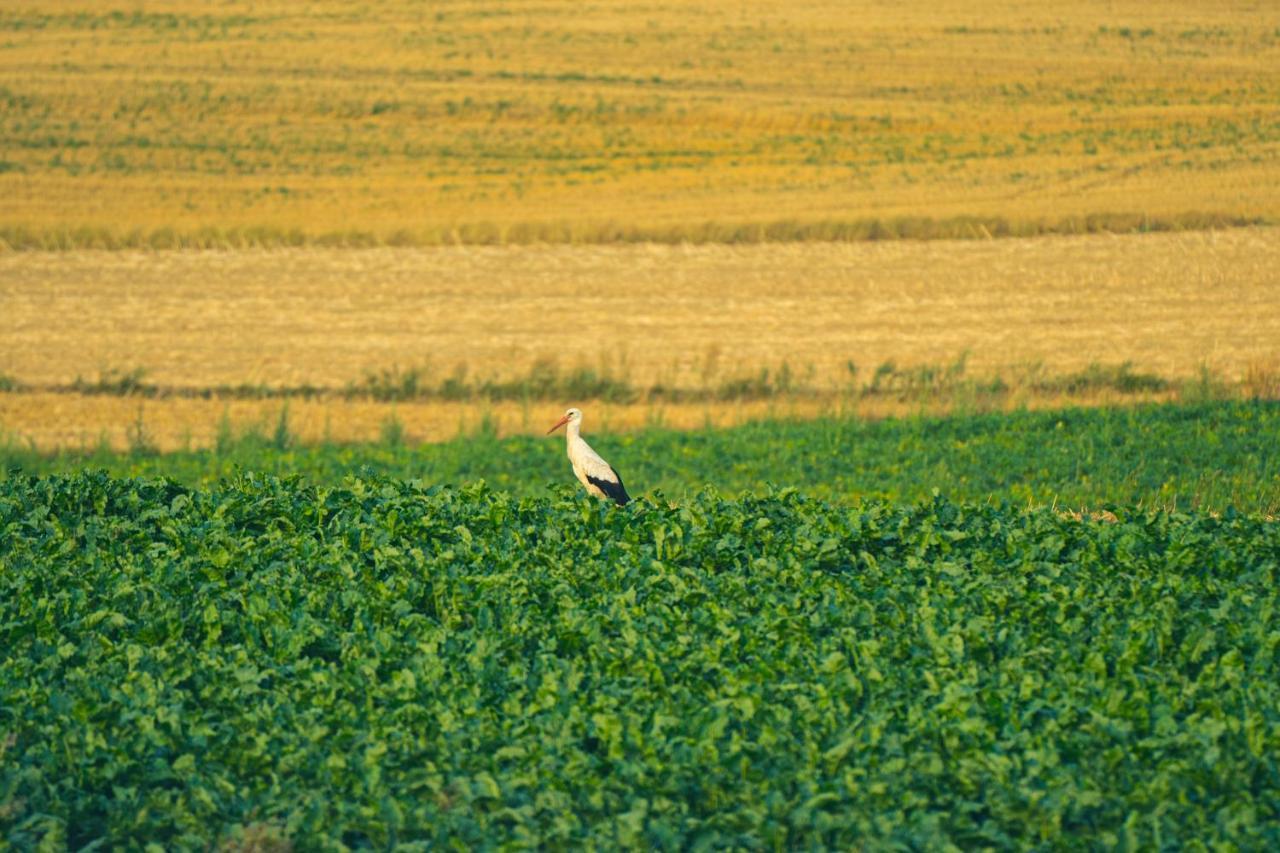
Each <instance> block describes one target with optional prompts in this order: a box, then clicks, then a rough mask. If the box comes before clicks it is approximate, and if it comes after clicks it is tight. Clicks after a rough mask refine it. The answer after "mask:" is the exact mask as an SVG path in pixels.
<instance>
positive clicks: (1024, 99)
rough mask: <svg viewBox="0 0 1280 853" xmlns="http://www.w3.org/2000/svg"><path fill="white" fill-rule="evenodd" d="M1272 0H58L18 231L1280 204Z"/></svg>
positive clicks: (856, 223) (866, 225)
mask: <svg viewBox="0 0 1280 853" xmlns="http://www.w3.org/2000/svg"><path fill="white" fill-rule="evenodd" d="M1277 103H1280V6H1277V5H1275V4H1267V3H1262V4H1259V3H1254V2H1247V3H1246V2H1219V3H1203V2H1194V1H1193V0H1174V2H1163V3H1148V2H1136V0H1119V2H1110V0H1108V2H1102V0H1085V2H1070V3H1061V2H1021V3H1015V2H999V0H987V2H979V3H973V2H959V0H943V1H942V2H939V3H928V4H917V5H914V6H913V5H906V6H904V5H903V4H900V3H888V2H858V3H846V2H832V0H807V1H806V2H799V3H786V4H778V3H766V2H763V1H762V0H745V2H733V3H728V2H714V0H702V2H693V3H687V2H679V3H677V2H670V0H658V2H653V3H645V4H634V3H621V2H598V3H592V4H588V5H585V6H584V5H582V4H579V3H573V2H567V0H548V1H546V2H541V1H540V2H537V3H531V2H522V0H498V2H493V0H455V2H449V3H418V2H409V0H391V2H386V3H377V4H356V5H353V4H350V3H339V2H333V0H320V2H313V3H306V4H299V3H288V2H280V1H279V0H266V2H253V3H248V2H235V0H233V2H224V3H219V4H216V5H210V4H207V3H196V2H191V0H170V2H143V3H134V4H126V5H125V6H124V7H120V8H118V9H111V8H109V7H106V6H103V4H100V3H87V2H83V1H82V2H70V1H69V0H47V2H40V3H35V2H25V3H24V2H18V3H6V4H4V7H3V8H2V9H0V198H2V199H3V200H4V201H3V205H2V206H0V239H2V240H3V243H0V249H3V247H4V246H5V245H8V246H11V247H15V248H30V247H37V248H38V247H45V248H66V247H93V246H105V247H119V246H126V247H167V246H191V245H204V246H223V247H225V246H241V245H268V246H271V245H290V244H308V243H321V244H340V245H373V244H392V245H418V244H434V243H452V242H470V243H527V242H611V241H617V240H644V241H654V240H657V241H672V242H680V241H688V240H692V241H710V242H737V241H762V240H788V239H829V238H860V237H891V236H963V237H984V236H987V235H995V236H999V235H1000V234H1004V233H1015V234H1025V233H1037V232H1043V231H1088V230H1095V231H1096V230H1104V229H1105V230H1112V231H1116V230H1144V229H1169V228H1182V227H1199V226H1204V225H1216V224H1238V223H1241V222H1258V221H1275V220H1276V219H1277V213H1278V212H1280V193H1277V192H1275V187H1276V186H1277V185H1280V112H1277V110H1276V104H1277Z"/></svg>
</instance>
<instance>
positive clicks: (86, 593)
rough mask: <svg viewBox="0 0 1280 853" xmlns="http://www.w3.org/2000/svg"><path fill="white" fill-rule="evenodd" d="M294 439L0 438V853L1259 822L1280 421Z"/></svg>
mask: <svg viewBox="0 0 1280 853" xmlns="http://www.w3.org/2000/svg"><path fill="white" fill-rule="evenodd" d="M287 439H288V436H287V434H286V433H279V434H277V435H274V436H264V437H259V438H252V437H250V438H242V439H239V440H237V441H234V442H230V443H227V444H224V445H223V446H221V447H220V448H219V449H218V450H214V451H208V452H201V453H189V454H173V455H156V454H153V453H148V452H146V451H145V450H142V449H139V450H138V451H136V452H134V453H130V454H114V455H113V454H110V453H106V452H103V453H100V454H99V455H97V456H95V457H89V458H85V457H77V456H71V455H65V454H64V455H62V456H56V457H45V456H38V455H36V454H34V453H30V452H24V451H21V450H19V449H17V448H12V447H11V448H9V449H8V450H7V451H6V452H5V456H4V457H3V460H2V461H3V466H4V467H5V468H6V469H7V471H8V473H7V474H6V475H5V477H4V478H3V479H0V846H9V847H13V848H17V849H25V848H30V847H37V846H39V847H41V848H42V849H61V848H63V847H66V848H80V847H83V846H85V845H88V844H91V843H93V842H104V843H106V844H107V845H108V846H126V847H127V846H129V845H131V844H137V843H138V842H139V840H140V839H145V840H146V841H148V842H154V843H156V844H159V845H161V846H162V847H166V848H180V849H189V848H206V849H209V848H220V849H259V850H263V849H270V850H288V849H292V848H293V847H297V848H300V849H347V848H359V847H374V848H389V847H394V846H397V845H409V846H411V847H422V848H437V847H456V848H471V847H493V846H501V847H518V848H523V847H535V846H536V847H553V848H566V847H581V846H597V847H632V848H634V847H657V848H662V849H677V848H679V849H685V848H693V849H709V848H720V847H741V848H759V847H764V848H772V849H784V848H795V847H834V848H841V849H849V848H859V847H861V848H870V849H889V848H895V849H897V848H912V849H914V848H928V849H940V848H946V847H948V846H951V847H955V848H963V849H968V848H974V847H986V848H992V849H1025V848H1028V847H1034V848H1039V849H1079V848H1082V847H1085V848H1115V847H1118V846H1124V847H1125V848H1126V849H1174V848H1183V847H1187V848H1191V849H1223V850H1227V849H1266V848H1273V847H1275V846H1276V845H1277V844H1280V764H1278V763H1277V758H1276V756H1277V755H1280V686H1278V685H1280V658H1278V657H1277V653H1278V652H1280V616H1278V614H1280V524H1277V522H1276V521H1275V520H1274V513H1275V511H1276V508H1277V506H1280V456H1278V455H1277V453H1276V451H1275V448H1276V447H1280V440H1278V439H1280V405H1277V404H1275V403H1265V402H1256V403H1243V402H1231V403H1203V404H1199V405H1179V406H1146V407H1136V408H1132V409H1095V410H1067V411H1059V412H1043V413H1022V414H1013V415H999V416H997V415H974V416H968V417H951V418H945V419H932V418H912V419H904V420H897V421H884V422H880V423H866V422H858V421H836V420H826V421H815V422H809V423H784V422H763V423H758V424H753V425H749V426H746V427H742V428H739V429H735V430H723V431H716V430H708V431H704V432H694V433H684V434H682V433H677V432H673V431H667V430H661V429H653V430H649V431H645V432H641V433H635V434H631V435H623V436H601V438H600V440H599V441H598V442H597V445H598V446H599V447H600V448H601V449H603V450H605V452H606V455H608V456H609V457H610V458H611V459H614V460H615V461H616V462H617V464H618V465H619V467H620V468H621V469H622V470H623V471H624V472H625V473H626V475H627V478H628V484H629V485H631V486H632V487H633V491H635V492H636V493H637V494H642V495H643V497H641V498H640V499H639V500H637V501H636V502H634V503H633V504H632V505H631V506H629V507H626V508H624V509H619V508H616V507H613V506H611V505H606V504H603V503H600V502H597V501H595V500H593V499H590V498H587V497H586V496H585V495H583V494H581V493H580V491H579V490H578V489H577V488H576V485H565V484H564V482H565V481H566V480H567V479H568V463H567V461H566V460H565V459H564V458H563V444H562V442H561V441H559V440H555V439H547V440H545V441H543V442H536V441H533V440H530V439H510V440H498V439H496V438H494V437H492V436H489V435H484V434H481V435H479V436H475V437H473V438H472V439H470V440H467V441H462V440H459V441H457V442H454V443H451V444H445V445H437V446H425V447H421V448H408V447H404V446H401V445H399V444H398V443H396V442H395V441H393V440H388V441H387V442H384V444H383V445H380V446H348V447H342V446H318V447H289V446H288V440H287ZM86 467H88V468H95V467H100V468H110V469H111V470H110V471H108V470H83V469H85V468H86ZM242 469H243V470H242ZM247 471H257V472H258V473H246V472H247ZM272 471H276V472H294V474H293V476H286V477H280V476H277V475H276V474H273V473H271V472H272ZM299 472H301V473H299ZM129 475H143V476H129ZM159 475H165V476H159ZM479 477H483V478H485V479H486V480H488V484H485V483H479V482H475V480H476V478H479ZM174 478H176V479H174ZM467 483H469V484H467ZM555 483H560V484H561V485H553V484H555ZM768 483H773V484H776V485H768ZM462 484H467V485H462ZM709 484H713V485H716V486H718V491H717V490H716V489H709V488H707V486H708V485H709ZM797 487H800V488H797ZM806 493H809V494H808V496H807V495H806ZM814 495H817V496H822V497H815V496H814ZM1174 507H1182V508H1184V509H1183V510H1176V509H1173V508H1174Z"/></svg>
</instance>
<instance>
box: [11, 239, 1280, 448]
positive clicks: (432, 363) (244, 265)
mask: <svg viewBox="0 0 1280 853" xmlns="http://www.w3.org/2000/svg"><path fill="white" fill-rule="evenodd" d="M961 356H967V364H966V369H967V371H968V374H970V375H977V376H981V375H995V374H999V375H1002V376H1006V377H1007V376H1016V375H1018V374H1019V372H1025V371H1028V370H1031V369H1033V368H1035V367H1037V366H1038V367H1039V368H1040V369H1041V370H1043V371H1045V372H1047V373H1051V374H1061V373H1067V372H1071V371H1075V370H1080V369H1082V368H1084V367H1086V366H1087V365H1089V364H1091V363H1101V364H1117V363H1120V362H1123V361H1132V362H1133V364H1134V366H1135V368H1136V369H1139V370H1142V371H1148V372H1152V373H1155V374H1158V375H1160V376H1164V377H1168V378H1177V377H1188V376H1193V375H1195V374H1196V373H1197V372H1198V371H1200V370H1201V369H1202V368H1208V369H1209V370H1211V371H1212V372H1213V373H1214V374H1215V375H1218V376H1221V377H1224V378H1227V379H1239V378H1240V377H1242V376H1243V375H1244V374H1245V373H1246V372H1248V371H1250V370H1254V371H1257V370H1259V369H1261V370H1265V371H1275V370H1276V369H1277V368H1278V367H1280V229H1269V228H1254V229H1240V230H1232V231H1215V232H1195V233H1179V234H1158V235H1124V236H1111V235H1092V236H1085V237H1042V238H1034V239H1017V240H996V241H933V242H916V241H896V242H886V243H829V244H804V243H792V244H777V245H757V246H661V245H619V246H590V247H567V246H531V247H475V246H470V247H466V246H464V247H441V248H432V249H391V248H386V249H372V250H332V249H330V250H325V249H286V250H270V251H263V250H257V251H216V252H93V251H89V252H81V251H76V252H54V253H47V252H42V253H10V254H5V255H0V374H3V375H4V376H7V377H8V378H9V379H11V380H16V381H17V382H19V383H21V384H23V385H24V386H26V387H27V388H28V389H30V390H28V391H24V392H22V393H4V394H0V425H3V427H4V428H5V429H6V430H8V431H9V432H10V433H11V434H16V435H18V436H21V437H24V438H26V439H29V440H32V441H34V442H35V443H36V444H37V445H39V446H41V447H54V446H80V445H88V446H92V445H94V444H96V443H97V442H98V440H99V439H100V438H101V437H105V438H106V439H107V440H108V441H109V442H111V443H113V444H116V445H117V446H119V445H123V444H124V443H126V441H127V435H128V431H129V429H130V428H132V427H133V426H134V425H136V422H137V420H138V418H139V416H141V417H142V418H143V420H144V422H145V427H146V430H147V432H148V436H149V438H150V439H152V440H153V441H155V442H156V443H158V444H159V445H160V446H161V447H162V448H165V449H171V448H173V447H177V446H182V445H184V444H187V443H190V444H192V445H195V446H199V445H207V444H209V443H210V442H212V441H213V438H214V434H215V432H216V430H217V428H218V423H219V421H220V420H221V419H222V418H223V417H224V415H225V416H226V417H227V418H228V420H229V421H230V422H231V423H233V424H234V425H235V426H236V428H242V427H243V426H245V425H247V424H254V423H256V424H258V425H259V426H261V427H263V428H264V429H266V430H268V431H269V429H270V428H271V425H272V423H273V422H274V421H275V420H276V419H277V418H278V413H279V411H280V409H281V406H282V405H283V403H282V401H281V400H267V401H251V400H220V399H212V400H205V399H187V398H174V397H169V398H164V399H148V400H145V401H144V400H141V399H138V398H132V397H113V396H83V395H79V394H73V393H68V392H67V391H66V390H65V386H67V385H68V384H70V383H72V382H73V381H74V380H75V379H76V378H77V377H80V378H83V379H85V380H95V379H97V378H98V377H100V376H104V375H125V374H128V373H129V372H131V371H135V370H142V371H145V374H144V376H145V379H146V381H147V382H149V383H154V384H156V385H159V386H164V387H168V388H171V389H179V390H181V389H205V388H216V387H219V386H236V385H242V384H252V385H260V386H266V387H273V388H281V387H297V386H302V385H310V386H315V387H317V388H321V389H330V390H332V391H338V390H341V389H343V388H344V387H347V386H349V385H351V384H358V383H359V382H360V381H361V380H362V379H363V378H364V377H365V376H367V375H368V374H370V373H376V372H378V371H385V370H387V369H389V368H400V369H409V368H421V369H422V374H423V376H424V377H425V378H426V379H427V380H428V381H429V382H430V383H431V384H433V385H434V384H435V383H436V382H437V381H438V379H439V378H441V377H444V376H447V375H453V374H459V373H462V372H465V375H467V376H469V377H473V378H494V379H503V378H519V377H521V376H525V375H527V374H528V373H529V371H530V370H531V369H532V368H533V367H534V365H537V364H539V363H543V364H552V365H555V366H556V367H558V368H560V369H562V370H566V371H567V370H572V369H573V368H576V367H590V368H592V369H595V370H597V371H599V372H602V373H611V374H613V375H615V376H619V377H622V378H624V379H626V380H627V381H628V382H630V383H632V384H634V385H636V386H637V387H649V386H651V385H654V384H662V385H664V386H667V387H675V388H707V387H715V386H716V385H717V384H718V383H723V382H725V381H726V380H730V379H733V378H736V377H740V376H745V375H750V374H753V373H755V372H757V371H759V370H760V369H762V368H768V369H771V370H774V371H776V370H777V369H778V368H779V367H780V366H781V365H782V364H783V363H784V362H785V363H786V364H787V365H788V367H789V369H790V370H791V371H792V372H793V374H794V375H796V376H797V377H800V378H802V379H803V380H804V382H805V383H806V384H807V385H809V386H811V387H815V388H828V389H832V390H837V389H839V388H840V387H841V386H842V384H846V383H848V382H849V381H850V376H849V372H848V366H847V365H848V363H849V362H853V363H854V364H855V365H856V366H857V368H858V370H859V381H863V382H865V381H866V380H867V378H868V377H869V374H870V373H871V372H872V371H873V370H874V369H875V368H876V367H877V366H878V365H880V364H882V363H884V362H887V361H894V362H895V363H897V364H898V365H901V366H911V365H944V364H948V363H952V362H954V361H955V360H956V359H958V358H960V357H961ZM60 388H61V390H59V389H60ZM571 402H576V401H572V400H565V401H563V402H562V403H561V402H558V401H557V402H537V403H529V404H519V403H484V402H475V403H447V402H402V403H398V404H386V403H376V402H370V401H367V400H349V399H343V398H341V397H339V396H338V395H329V396H322V397H321V398H319V399H314V400H309V401H308V400H300V399H295V400H291V401H290V402H289V403H288V405H289V413H288V416H289V419H290V427H291V429H293V430H294V431H295V432H296V433H297V434H298V435H299V436H300V437H301V438H303V439H304V440H316V439H319V438H322V437H325V436H328V437H329V438H333V439H335V440H354V439H366V440H367V439H374V438H377V437H378V434H379V429H380V427H381V425H382V424H383V423H385V422H386V420H387V418H388V417H390V416H391V414H392V413H393V412H394V414H395V417H396V418H397V419H398V420H400V421H401V422H402V423H403V425H404V429H405V437H406V439H407V440H430V439H439V438H445V437H448V436H450V435H453V434H456V433H457V432H458V431H459V430H460V429H468V428H471V427H474V426H475V424H477V423H478V422H479V421H480V419H481V418H482V417H485V416H486V415H488V416H491V417H493V418H496V420H497V421H498V424H499V427H500V429H501V430H502V431H504V432H509V431H528V430H536V429H538V428H540V427H543V426H545V424H544V423H543V422H544V421H548V419H549V418H550V419H554V417H555V416H556V415H557V414H558V411H559V410H560V409H561V408H562V405H567V404H569V403H571ZM1039 402H1041V403H1044V402H1052V401H1045V400H1041V401H1039ZM827 405H829V403H823V402H821V401H813V402H805V401H804V400H791V401H789V402H786V403H783V404H778V403H773V404H770V403H768V402H754V403H725V402H708V403H686V404H683V405H674V404H669V403H668V404H657V403H655V404H635V405H605V404H602V403H601V404H593V406H592V408H593V410H594V411H593V415H594V424H593V425H594V426H597V427H606V428H628V427H635V426H640V425H643V424H645V423H651V422H654V421H656V420H661V421H662V422H665V423H668V424H671V425H675V426H693V425H701V424H703V423H716V424H723V423H731V422H736V421H740V420H742V419H745V418H748V417H759V416H762V415H764V414H767V413H770V412H772V413H774V414H778V413H781V414H797V415H807V414H814V413H816V412H817V411H819V410H821V409H822V408H823V407H824V406H827ZM868 405H870V406H871V407H872V411H869V412H868V413H870V414H875V413H878V412H879V413H885V412H889V411H892V410H894V404H893V403H892V401H888V402H886V401H878V402H873V403H871V404H868ZM877 407H878V408H877ZM780 409H781V410H780ZM901 409H902V407H901V406H900V405H899V406H897V410H901Z"/></svg>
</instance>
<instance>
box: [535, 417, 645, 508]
mask: <svg viewBox="0 0 1280 853" xmlns="http://www.w3.org/2000/svg"><path fill="white" fill-rule="evenodd" d="M565 424H568V425H569V428H568V429H566V430H565V442H566V443H567V444H568V450H569V461H570V462H571V463H573V474H574V476H575V477H577V478H578V481H579V482H580V483H582V485H584V486H586V487H587V491H588V492H589V493H590V494H593V495H595V496H596V497H598V498H604V499H605V500H610V501H613V502H614V503H616V504H617V505H618V506H626V505H627V501H629V500H631V497H630V496H629V495H628V494H627V487H626V486H624V485H622V478H621V477H619V476H618V472H617V471H615V470H613V466H612V465H610V464H609V463H608V462H605V461H604V460H603V459H601V458H600V454H599V453H596V452H595V451H594V450H592V449H591V445H589V444H587V443H586V442H585V441H583V440H582V410H581V409H569V410H568V411H567V412H565V413H564V417H563V418H561V419H560V420H558V421H556V425H555V426H553V427H552V428H551V429H549V430H547V435H551V433H553V432H555V431H556V430H558V429H560V427H562V426H564V425H565Z"/></svg>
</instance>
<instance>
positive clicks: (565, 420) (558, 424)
mask: <svg viewBox="0 0 1280 853" xmlns="http://www.w3.org/2000/svg"><path fill="white" fill-rule="evenodd" d="M568 422H569V416H568V415H565V416H564V417H563V418H561V419H560V420H558V421H556V425H555V426H553V427H552V428H551V429H549V430H547V435H551V433H553V432H555V431H556V430H558V429H560V427H562V426H564V425H565V424H567V423H568Z"/></svg>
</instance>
